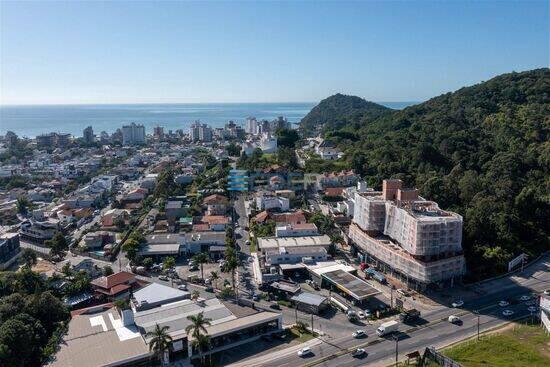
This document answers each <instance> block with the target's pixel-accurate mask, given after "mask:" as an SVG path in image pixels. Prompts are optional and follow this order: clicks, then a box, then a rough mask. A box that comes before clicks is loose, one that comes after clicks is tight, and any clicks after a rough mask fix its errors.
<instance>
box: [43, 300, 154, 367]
mask: <svg viewBox="0 0 550 367" xmlns="http://www.w3.org/2000/svg"><path fill="white" fill-rule="evenodd" d="M148 354H149V348H148V347H147V345H146V344H145V341H144V340H143V338H142V337H141V334H140V333H139V331H138V329H137V327H135V326H130V327H125V326H122V322H121V320H120V316H119V314H118V312H117V311H116V310H115V309H114V308H111V309H108V310H106V311H98V312H95V313H91V314H82V315H75V316H73V318H72V319H71V321H70V322H69V330H68V332H67V334H66V335H65V336H64V337H63V341H62V342H61V343H60V349H59V351H58V352H57V353H56V355H55V359H54V360H53V361H51V362H50V363H49V364H48V366H51V367H67V366H78V367H96V366H109V365H118V364H122V363H123V362H128V361H131V360H133V359H136V358H138V357H144V356H147V355H148Z"/></svg>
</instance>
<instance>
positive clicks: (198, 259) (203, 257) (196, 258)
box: [193, 252, 209, 280]
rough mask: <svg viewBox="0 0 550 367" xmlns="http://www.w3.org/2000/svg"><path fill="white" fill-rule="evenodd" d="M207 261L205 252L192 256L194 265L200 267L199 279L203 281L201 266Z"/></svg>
mask: <svg viewBox="0 0 550 367" xmlns="http://www.w3.org/2000/svg"><path fill="white" fill-rule="evenodd" d="M208 259H209V258H208V254H207V253H206V252H200V253H198V254H196V255H195V256H193V261H194V262H195V263H196V264H200V266H201V278H202V280H204V269H203V265H204V264H206V263H207V262H208Z"/></svg>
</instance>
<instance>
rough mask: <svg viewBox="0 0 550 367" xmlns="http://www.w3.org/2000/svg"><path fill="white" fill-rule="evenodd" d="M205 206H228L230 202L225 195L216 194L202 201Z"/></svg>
mask: <svg viewBox="0 0 550 367" xmlns="http://www.w3.org/2000/svg"><path fill="white" fill-rule="evenodd" d="M202 202H203V203H204V204H206V205H209V204H226V203H227V202H228V200H227V198H226V197H225V196H223V195H219V194H214V195H210V196H207V197H205V198H204V200H203V201H202Z"/></svg>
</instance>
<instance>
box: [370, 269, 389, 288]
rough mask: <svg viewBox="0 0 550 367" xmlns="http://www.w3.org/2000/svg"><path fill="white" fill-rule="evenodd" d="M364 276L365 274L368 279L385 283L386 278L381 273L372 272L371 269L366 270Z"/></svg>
mask: <svg viewBox="0 0 550 367" xmlns="http://www.w3.org/2000/svg"><path fill="white" fill-rule="evenodd" d="M365 274H367V275H368V276H369V277H371V278H373V279H375V280H376V281H378V282H380V283H382V284H384V283H386V277H385V276H383V275H382V274H381V273H379V272H377V271H376V270H374V269H373V268H368V269H367V270H366V271H365Z"/></svg>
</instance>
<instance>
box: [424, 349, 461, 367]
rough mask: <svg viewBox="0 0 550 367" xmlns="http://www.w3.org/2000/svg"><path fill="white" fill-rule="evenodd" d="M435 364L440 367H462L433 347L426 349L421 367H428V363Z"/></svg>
mask: <svg viewBox="0 0 550 367" xmlns="http://www.w3.org/2000/svg"><path fill="white" fill-rule="evenodd" d="M429 361H431V362H435V363H437V364H438V365H440V366H442V367H462V365H461V364H460V363H458V362H456V361H454V360H452V359H451V358H449V357H446V356H444V355H443V354H441V353H439V352H438V351H436V350H435V348H434V347H431V348H426V349H425V350H424V355H423V356H422V361H421V363H420V365H421V366H423V367H424V366H428V365H429V364H428V362H429Z"/></svg>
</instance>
